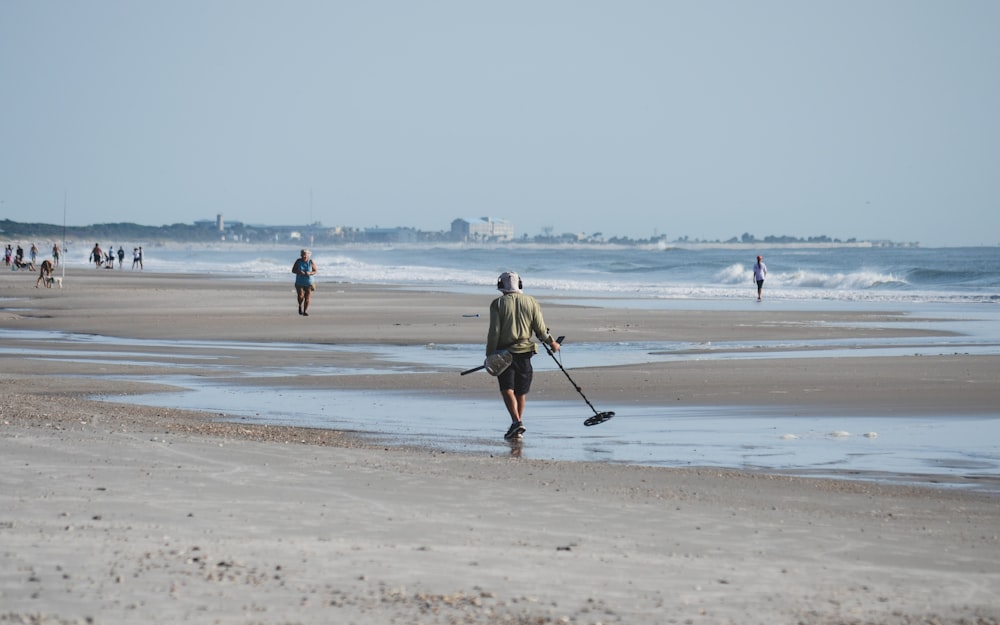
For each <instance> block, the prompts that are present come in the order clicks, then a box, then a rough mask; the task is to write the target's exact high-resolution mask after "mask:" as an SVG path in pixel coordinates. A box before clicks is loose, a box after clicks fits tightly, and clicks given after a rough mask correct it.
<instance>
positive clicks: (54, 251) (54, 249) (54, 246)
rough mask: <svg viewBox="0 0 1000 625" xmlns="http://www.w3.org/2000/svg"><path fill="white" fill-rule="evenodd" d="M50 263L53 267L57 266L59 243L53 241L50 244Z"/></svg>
mask: <svg viewBox="0 0 1000 625" xmlns="http://www.w3.org/2000/svg"><path fill="white" fill-rule="evenodd" d="M52 265H53V266H54V267H58V266H59V244H58V243H53V244H52Z"/></svg>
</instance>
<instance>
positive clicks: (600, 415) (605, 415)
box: [542, 336, 615, 427]
mask: <svg viewBox="0 0 1000 625" xmlns="http://www.w3.org/2000/svg"><path fill="white" fill-rule="evenodd" d="M565 338H566V337H565V336H560V337H559V338H557V339H556V343H559V344H560V345H562V342H563V340H564V339H565ZM542 345H543V346H545V351H546V352H547V353H548V355H549V356H552V360H554V361H556V364H557V365H559V370H560V371H562V372H563V373H564V374H565V375H566V379H567V380H569V383H570V384H572V385H573V388H575V389H576V392H577V393H579V394H580V397H582V398H583V401H585V402H587V405H588V406H590V409H591V410H593V411H594V416H592V417H590V418H589V419H587V420H586V421H584V422H583V424H584V425H586V426H588V427H590V426H591V425H598V424H600V423H604V422H605V421H607V420H608V419H610V418H611V417H613V416H615V413H614V412H613V411H610V410H609V411H607V412H597V408H594V404H592V403H590V400H589V399H587V396H586V395H584V394H583V390H582V389H581V388H580V387H579V386H578V385H577V383H576V382H574V381H573V378H571V377H569V372H568V371H566V369H564V368H563V366H562V363H561V362H560V361H559V359H558V358H556V355H555V354H554V353H552V350H551V349H549V346H548V345H545V343H542Z"/></svg>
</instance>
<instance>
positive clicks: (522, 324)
mask: <svg viewBox="0 0 1000 625" xmlns="http://www.w3.org/2000/svg"><path fill="white" fill-rule="evenodd" d="M532 334H534V335H535V336H536V337H538V340H540V341H544V342H545V343H551V342H552V336H551V335H550V334H549V330H548V328H546V327H545V319H543V318H542V308H541V306H539V305H538V302H537V301H535V298H534V297H532V296H530V295H525V294H524V293H505V294H504V295H501V296H500V297H498V298H496V299H495V300H493V303H491V304H490V330H489V334H487V336H486V355H487V356H489V355H490V354H492V353H493V352H495V351H497V350H498V349H506V350H507V351H509V352H511V353H514V354H524V353H526V352H532V353H534V352H537V351H538V345H537V344H536V343H533V342H532V341H531V335H532Z"/></svg>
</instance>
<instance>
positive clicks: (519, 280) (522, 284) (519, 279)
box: [497, 275, 524, 291]
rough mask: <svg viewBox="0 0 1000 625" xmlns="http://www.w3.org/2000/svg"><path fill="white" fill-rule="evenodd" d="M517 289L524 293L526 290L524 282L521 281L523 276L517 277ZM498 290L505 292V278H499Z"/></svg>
mask: <svg viewBox="0 0 1000 625" xmlns="http://www.w3.org/2000/svg"><path fill="white" fill-rule="evenodd" d="M517 289H518V290H519V291H523V290H524V281H523V280H521V276H518V277H517ZM497 290H498V291H502V290H503V276H502V275H501V276H500V277H499V278H497Z"/></svg>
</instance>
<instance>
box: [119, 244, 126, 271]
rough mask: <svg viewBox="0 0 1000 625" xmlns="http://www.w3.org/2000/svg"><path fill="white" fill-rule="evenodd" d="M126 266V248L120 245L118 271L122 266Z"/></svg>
mask: <svg viewBox="0 0 1000 625" xmlns="http://www.w3.org/2000/svg"><path fill="white" fill-rule="evenodd" d="M124 264H125V248H124V247H122V246H120V245H119V246H118V269H121V268H122V265H124Z"/></svg>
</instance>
